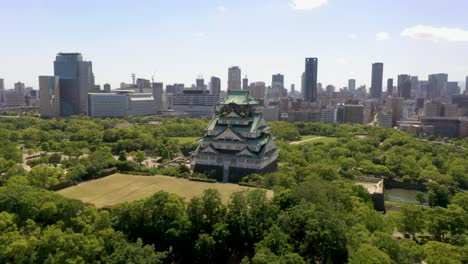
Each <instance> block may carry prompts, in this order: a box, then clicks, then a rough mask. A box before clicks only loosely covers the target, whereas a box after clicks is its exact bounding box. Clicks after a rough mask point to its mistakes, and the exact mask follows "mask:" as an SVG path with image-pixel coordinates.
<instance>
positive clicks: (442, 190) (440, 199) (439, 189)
mask: <svg viewBox="0 0 468 264" xmlns="http://www.w3.org/2000/svg"><path fill="white" fill-rule="evenodd" d="M426 187H427V189H428V190H429V199H428V201H429V206H431V207H434V206H441V207H447V205H448V203H449V199H450V192H449V189H448V188H447V186H443V185H440V184H438V183H436V182H428V183H427V184H426Z"/></svg>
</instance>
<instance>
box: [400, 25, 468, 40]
mask: <svg viewBox="0 0 468 264" xmlns="http://www.w3.org/2000/svg"><path fill="white" fill-rule="evenodd" d="M401 35H402V36H403V37H409V38H412V39H421V40H431V41H434V42H438V41H450V42H468V31H466V30H463V29H461V28H446V27H431V26H424V25H417V26H414V27H409V28H405V29H404V30H403V31H402V32H401Z"/></svg>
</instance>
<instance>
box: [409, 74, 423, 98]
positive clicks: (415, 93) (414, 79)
mask: <svg viewBox="0 0 468 264" xmlns="http://www.w3.org/2000/svg"><path fill="white" fill-rule="evenodd" d="M421 96H422V93H421V86H420V85H419V77H418V76H411V98H420V97H421Z"/></svg>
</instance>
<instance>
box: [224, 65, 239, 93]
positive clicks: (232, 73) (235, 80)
mask: <svg viewBox="0 0 468 264" xmlns="http://www.w3.org/2000/svg"><path fill="white" fill-rule="evenodd" d="M227 89H228V90H240V89H241V69H240V68H239V67H238V66H233V67H231V68H229V69H228V88H227Z"/></svg>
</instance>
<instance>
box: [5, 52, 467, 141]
mask: <svg viewBox="0 0 468 264" xmlns="http://www.w3.org/2000/svg"><path fill="white" fill-rule="evenodd" d="M92 65H93V63H92V62H91V61H85V60H84V59H83V55H82V54H81V53H58V54H57V56H56V59H55V61H54V63H53V69H54V70H53V72H54V74H53V75H50V76H39V81H38V89H37V88H36V89H34V88H33V87H25V84H24V83H22V82H20V81H19V82H16V83H15V84H14V88H11V89H5V87H4V79H0V99H1V103H2V109H12V108H13V109H14V108H16V107H39V108H40V114H41V116H42V117H44V118H50V117H66V116H71V115H86V116H91V117H100V118H107V117H110V118H112V117H126V116H161V117H174V116H179V117H211V116H213V114H214V113H215V110H216V106H217V105H218V103H219V101H220V99H222V98H224V96H225V94H226V91H231V90H244V91H249V94H250V96H251V97H252V98H254V99H256V100H258V101H259V108H258V110H259V111H260V112H262V114H263V116H264V118H265V120H266V121H280V120H281V121H287V122H323V123H326V124H346V123H348V124H370V125H377V126H382V127H386V128H398V129H401V130H405V131H410V132H413V133H416V134H422V135H434V136H437V137H441V138H443V137H448V138H454V137H458V138H463V137H467V136H468V76H467V77H466V82H465V83H464V85H465V87H463V88H462V87H461V82H457V81H451V80H450V79H449V77H448V74H447V73H434V74H430V75H429V76H427V77H425V78H423V77H419V76H412V75H410V74H399V75H398V76H396V77H395V78H389V79H387V80H383V73H384V63H382V62H375V63H372V66H371V71H370V72H369V74H370V75H371V85H370V86H366V85H365V84H363V85H359V86H357V85H356V84H357V83H358V81H357V80H355V79H349V80H348V85H347V86H345V87H335V86H334V85H332V84H328V85H325V84H322V83H321V82H319V77H320V75H319V74H318V72H319V59H318V58H315V57H311V58H305V67H304V72H303V73H302V75H301V83H300V84H298V86H297V88H296V85H295V84H291V86H290V87H289V89H288V88H287V87H285V82H284V80H285V76H284V75H283V74H281V73H277V74H273V75H272V77H271V81H267V82H265V81H255V82H252V81H250V82H249V79H248V77H247V76H248V75H247V74H245V75H244V77H242V70H241V67H239V66H232V67H230V68H229V69H227V72H228V80H227V82H226V81H225V82H224V83H226V86H223V85H222V84H223V81H222V80H221V79H220V78H219V77H216V76H212V77H210V78H209V79H208V80H206V81H205V79H204V78H203V77H202V76H198V77H197V78H196V80H195V84H191V85H186V84H183V83H174V84H166V85H165V86H164V83H163V82H156V81H155V80H154V78H152V79H151V80H149V79H144V78H137V74H135V73H129V77H131V82H130V83H125V82H122V83H121V84H120V87H114V88H112V87H111V85H110V84H108V83H105V84H103V85H102V87H101V85H99V84H96V83H95V81H94V72H93V70H92ZM129 79H130V78H129Z"/></svg>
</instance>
